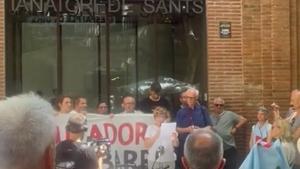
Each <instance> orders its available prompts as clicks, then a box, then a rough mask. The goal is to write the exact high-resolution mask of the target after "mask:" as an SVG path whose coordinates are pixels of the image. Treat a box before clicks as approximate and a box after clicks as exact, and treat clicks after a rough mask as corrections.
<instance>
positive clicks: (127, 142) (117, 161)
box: [56, 114, 154, 169]
mask: <svg viewBox="0 0 300 169" xmlns="http://www.w3.org/2000/svg"><path fill="white" fill-rule="evenodd" d="M66 119H67V117H61V118H58V119H57V122H58V124H57V139H56V143H58V142H60V141H62V140H64V139H65V137H66V132H65V125H66V122H67V120H66ZM87 122H88V131H87V132H86V136H90V137H92V138H97V139H101V138H109V139H110V141H111V151H110V154H111V156H110V158H109V159H106V160H105V162H104V163H105V166H104V168H110V169H114V168H115V169H117V168H118V169H142V168H147V154H148V152H147V150H146V149H144V135H145V132H146V129H147V126H148V125H149V124H153V123H154V120H153V115H150V114H117V115H114V116H113V117H112V118H111V117H110V116H109V115H97V114H88V116H87Z"/></svg>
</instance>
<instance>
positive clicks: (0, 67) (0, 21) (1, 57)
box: [0, 1, 5, 98]
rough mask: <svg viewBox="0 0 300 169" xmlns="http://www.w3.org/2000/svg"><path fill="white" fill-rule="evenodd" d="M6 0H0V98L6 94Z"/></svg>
mask: <svg viewBox="0 0 300 169" xmlns="http://www.w3.org/2000/svg"><path fill="white" fill-rule="evenodd" d="M4 26H5V21H4V1H0V98H2V97H4V96H5V54H4V53H5V45H4V44H5V43H4V42H5V34H4Z"/></svg>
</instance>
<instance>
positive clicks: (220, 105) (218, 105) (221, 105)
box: [215, 104, 224, 107]
mask: <svg viewBox="0 0 300 169" xmlns="http://www.w3.org/2000/svg"><path fill="white" fill-rule="evenodd" d="M215 106H216V107H223V106H224V104H215Z"/></svg>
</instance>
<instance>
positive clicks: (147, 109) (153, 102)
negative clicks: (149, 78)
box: [139, 81, 171, 113]
mask: <svg viewBox="0 0 300 169" xmlns="http://www.w3.org/2000/svg"><path fill="white" fill-rule="evenodd" d="M157 106H160V107H164V108H166V109H167V110H168V111H171V110H170V103H169V102H168V100H167V99H165V98H164V97H162V96H161V86H160V83H159V82H157V81H155V82H153V83H152V84H151V86H150V89H149V96H148V97H147V98H145V99H143V100H142V101H141V102H140V104H139V109H140V110H141V111H142V112H144V113H152V110H153V109H154V108H155V107H157Z"/></svg>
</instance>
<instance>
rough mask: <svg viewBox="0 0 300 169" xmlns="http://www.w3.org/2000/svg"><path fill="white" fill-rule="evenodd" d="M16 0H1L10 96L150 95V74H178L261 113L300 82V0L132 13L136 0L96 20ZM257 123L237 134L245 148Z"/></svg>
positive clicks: (2, 81)
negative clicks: (34, 8) (37, 9)
mask: <svg viewBox="0 0 300 169" xmlns="http://www.w3.org/2000/svg"><path fill="white" fill-rule="evenodd" d="M128 1H129V0H128ZM10 2H11V1H8V0H5V1H1V2H0V22H2V23H1V24H0V95H1V96H2V97H5V96H9V95H13V94H16V93H20V92H25V91H29V90H33V91H38V90H39V91H40V90H41V91H42V92H43V93H44V94H45V95H47V97H52V96H54V95H56V94H62V93H63V94H70V93H76V94H79V95H86V96H87V97H88V98H89V100H91V105H93V104H95V103H96V102H97V100H99V99H104V100H111V99H112V97H114V98H113V99H115V102H116V103H117V102H118V101H117V100H118V98H119V97H121V96H122V95H123V94H124V90H129V91H131V92H132V93H131V94H133V95H136V96H137V97H138V98H139V97H142V94H141V93H140V92H139V85H141V86H142V84H140V83H139V82H141V81H145V80H147V79H159V78H164V77H171V78H173V79H176V80H178V81H179V82H176V83H180V82H185V83H189V84H193V85H195V86H196V87H197V88H199V89H200V92H201V94H202V98H203V100H204V101H207V102H208V104H209V105H210V103H211V101H212V99H213V98H214V97H217V96H221V97H223V98H224V99H225V101H226V105H227V107H226V108H227V109H230V110H232V111H235V112H237V113H239V114H241V115H243V116H245V117H246V118H248V119H249V120H250V122H255V120H256V112H255V110H256V108H257V107H258V106H260V105H265V106H268V105H270V104H271V103H272V102H276V103H278V104H279V105H280V106H281V108H282V110H283V111H284V110H287V108H288V106H289V93H290V91H291V90H292V89H295V88H300V2H299V1H297V0H286V1H280V0H206V1H201V3H199V4H196V5H194V7H195V6H196V7H197V5H198V7H199V6H201V7H203V12H199V13H197V14H195V13H192V14H191V15H189V14H182V13H180V14H176V15H175V16H174V15H163V16H162V15H159V14H153V15H151V16H139V17H131V16H128V17H124V15H125V14H126V15H127V13H125V14H124V11H125V12H129V13H130V12H132V11H133V13H134V12H136V10H137V11H138V10H140V8H139V7H136V6H139V5H136V2H138V1H135V4H133V5H132V4H130V5H132V6H133V7H132V6H131V7H132V8H131V7H129V11H126V10H127V9H122V11H121V13H120V12H119V13H118V12H117V13H115V14H114V15H112V16H111V15H109V16H108V15H106V14H105V12H104V13H100V15H102V16H100V17H99V20H98V21H96V22H94V21H91V20H89V18H84V17H81V18H76V17H74V18H73V21H68V20H72V17H70V18H68V17H69V16H68V15H63V14H62V15H61V16H60V17H59V18H60V20H59V21H57V20H55V19H53V18H55V17H52V13H51V11H50V13H48V14H42V16H41V17H40V16H39V15H41V14H39V13H36V14H35V15H34V16H35V17H32V15H27V14H19V13H14V12H13V9H15V8H14V7H16V6H18V5H20V6H21V7H22V8H23V11H20V13H22V12H24V9H25V8H26V7H24V6H26V3H25V2H27V1H26V0H24V1H23V0H21V1H14V2H15V4H12V3H10ZM28 2H29V1H28ZM47 2H48V1H47ZM51 2H56V1H51ZM202 2H203V3H202ZM137 4H138V3H137ZM12 6H13V7H12ZM182 8H185V7H183V6H181V9H182ZM74 9H75V8H73V10H74ZM25 10H26V9H25ZM62 10H63V9H62ZM131 10H132V11H131ZM198 10H200V8H198ZM104 11H105V10H104ZM52 12H53V11H52ZM159 12H160V11H159ZM154 13H155V12H154ZM187 13H188V12H187ZM45 15H46V18H45ZM43 17H44V18H43ZM47 17H48V18H47ZM39 19H40V20H39ZM44 19H45V20H44ZM76 19H77V20H78V21H76ZM85 19H86V20H85ZM107 21H108V22H107ZM87 58H88V59H87ZM45 63H47V64H45ZM82 70H84V71H82ZM81 83H82V84H83V86H82V85H80V84H81ZM116 89H118V90H116ZM107 91H109V92H107ZM112 94H113V96H112ZM116 103H114V102H113V103H111V104H116ZM250 126H251V125H250V124H249V125H248V127H245V128H244V129H242V130H243V131H240V132H239V133H238V135H237V141H238V146H239V148H240V150H241V152H242V153H245V152H246V151H247V147H248V146H247V145H248V140H249V139H248V138H249V131H250ZM245 138H247V139H245Z"/></svg>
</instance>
